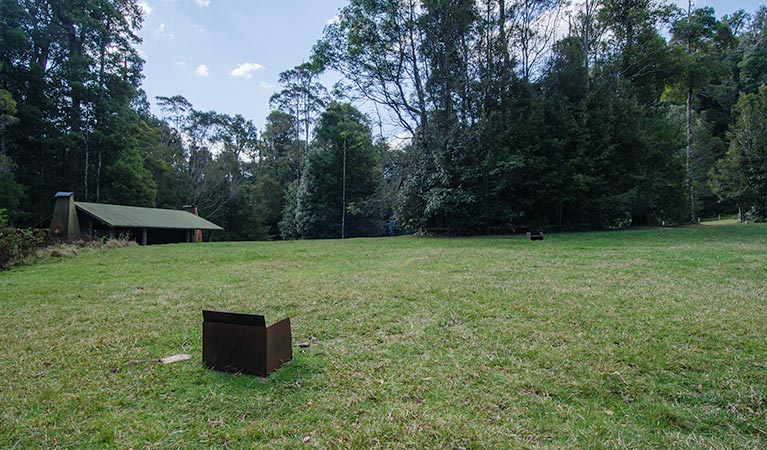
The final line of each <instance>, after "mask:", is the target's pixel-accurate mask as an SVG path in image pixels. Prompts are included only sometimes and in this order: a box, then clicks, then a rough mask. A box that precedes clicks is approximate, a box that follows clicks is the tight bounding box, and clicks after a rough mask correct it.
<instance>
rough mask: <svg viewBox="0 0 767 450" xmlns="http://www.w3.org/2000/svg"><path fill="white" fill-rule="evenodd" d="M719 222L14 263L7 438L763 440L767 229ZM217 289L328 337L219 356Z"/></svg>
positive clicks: (6, 287)
mask: <svg viewBox="0 0 767 450" xmlns="http://www.w3.org/2000/svg"><path fill="white" fill-rule="evenodd" d="M712 225H713V224H712ZM712 225H708V224H706V225H701V226H695V227H686V228H677V229H655V230H641V231H626V232H609V233H587V234H560V235H556V234H553V235H547V237H546V240H545V241H543V242H529V241H526V240H524V239H522V238H520V237H499V238H471V239H440V238H411V237H400V238H389V239H355V240H346V241H304V242H274V243H214V244H197V245H194V244H181V245H167V246H156V247H140V248H139V247H134V248H123V249H112V250H104V251H100V252H86V253H81V254H80V255H79V256H77V257H75V258H64V259H58V260H53V259H52V260H49V261H46V262H43V263H41V264H37V265H32V266H25V267H20V268H15V269H13V270H11V271H10V272H6V273H1V274H0V298H1V299H2V300H0V307H2V314H0V448H14V447H16V448H33V447H63V448H69V447H76V446H79V447H82V448H92V447H102V446H104V447H106V446H112V447H116V448H129V447H133V448H142V447H148V448H189V447H200V448H221V447H223V446H224V445H226V446H228V447H229V448H239V447H264V446H265V447H272V448H285V447H302V446H309V447H311V446H315V447H331V448H338V447H341V448H348V447H351V448H375V447H387V448H397V447H404V448H462V447H463V448H508V447H512V448H514V447H521V448H649V447H654V448H700V447H719V448H764V447H765V446H767V334H766V333H765V330H766V329H767V226H764V225H735V224H732V223H730V224H724V225H722V224H718V226H712ZM204 308H211V309H222V310H232V311H241V312H253V313H263V314H266V316H267V320H268V321H269V322H274V321H276V320H278V319H281V318H283V317H285V316H290V317H291V320H292V324H293V335H294V342H296V343H298V342H309V343H310V347H309V348H308V349H305V350H300V349H298V348H296V349H295V359H294V360H293V361H292V362H291V363H289V364H288V365H286V366H284V367H283V368H282V369H280V370H279V371H278V372H277V373H275V374H274V375H272V376H271V377H269V378H268V379H266V380H261V379H257V378H252V377H248V376H237V375H229V374H221V373H216V372H211V371H208V370H206V369H204V368H203V367H202V365H201V362H200V355H201V321H202V315H201V310H202V309H204ZM181 352H187V353H190V354H192V355H194V358H193V359H192V360H191V361H186V362H180V363H176V364H172V365H168V366H164V365H161V364H158V363H153V362H147V361H148V360H153V359H157V358H160V357H163V356H168V355H171V354H175V353H181Z"/></svg>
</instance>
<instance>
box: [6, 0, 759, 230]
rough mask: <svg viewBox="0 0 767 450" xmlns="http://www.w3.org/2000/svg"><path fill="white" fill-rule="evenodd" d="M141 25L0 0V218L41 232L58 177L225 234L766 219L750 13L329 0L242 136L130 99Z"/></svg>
mask: <svg viewBox="0 0 767 450" xmlns="http://www.w3.org/2000/svg"><path fill="white" fill-rule="evenodd" d="M142 20H143V17H142V10H141V8H140V7H139V5H138V2H137V1H136V0H91V1H85V2H83V1H74V0H0V224H2V223H7V224H10V225H14V226H19V227H35V226H37V227H39V226H43V227H44V226H47V224H48V221H49V220H50V215H51V212H52V204H53V198H52V197H53V194H54V193H55V192H56V191H59V190H71V191H74V192H75V195H76V198H77V199H79V200H82V201H94V202H105V203H119V204H126V205H137V206H154V207H164V208H181V207H182V206H184V205H197V206H198V208H199V210H200V214H201V215H202V216H204V217H206V218H209V219H211V220H213V221H215V222H216V223H218V224H220V225H221V226H223V227H224V228H225V229H226V232H225V233H224V234H223V235H220V236H217V238H220V239H232V240H234V239H236V240H250V239H282V238H284V239H294V238H333V237H351V236H373V235H383V234H393V233H398V232H411V231H432V232H438V233H443V232H444V233H460V234H485V233H506V232H515V231H523V230H526V229H529V228H535V229H567V230H578V229H603V228H618V227H626V226H630V225H639V224H649V225H660V224H679V223H685V222H690V221H695V220H697V219H698V218H701V217H712V216H717V215H719V214H729V213H734V212H740V214H741V217H742V218H743V219H746V220H760V219H761V217H762V216H763V215H765V214H766V213H767V88H766V87H765V83H766V82H767V8H765V7H762V8H760V9H759V10H758V11H755V12H752V13H747V12H745V11H739V12H737V13H735V14H732V15H729V16H724V17H717V15H716V12H715V11H714V10H713V9H711V8H691V9H689V10H681V9H679V8H677V7H676V6H673V5H671V4H668V3H663V2H656V1H651V0H585V1H581V2H572V3H571V2H564V1H562V0H350V1H349V4H348V6H346V7H345V8H343V9H342V10H341V11H340V12H339V17H338V20H337V21H334V22H333V23H331V24H329V25H328V26H327V27H326V29H325V31H324V35H323V37H322V39H320V41H319V42H318V43H317V44H316V46H315V47H314V48H313V49H312V52H311V54H310V55H306V58H307V61H309V62H307V63H304V64H302V65H299V66H297V67H295V68H292V69H288V70H285V71H284V72H283V73H282V74H281V75H280V83H281V87H280V91H279V92H277V93H276V94H275V95H274V96H273V97H272V100H271V102H270V106H271V108H272V112H271V113H270V114H269V116H268V118H267V120H266V123H265V125H264V127H263V129H261V130H258V129H257V127H256V126H255V124H254V123H253V122H252V121H250V120H248V119H246V118H244V117H242V116H241V115H228V114H222V113H218V112H215V111H199V110H197V109H195V108H194V105H192V104H190V103H189V102H188V101H187V100H186V99H185V98H184V97H183V96H180V95H172V94H175V93H167V94H168V96H164V97H157V98H156V99H154V100H155V101H156V105H157V107H158V114H157V115H156V114H154V113H153V112H152V111H151V110H150V104H149V99H147V97H146V94H145V92H144V91H143V90H142V89H141V81H142V77H143V75H142V65H143V61H142V58H141V56H140V54H139V52H138V51H137V45H138V44H139V43H140V38H139V37H138V35H137V32H138V31H139V30H140V28H141V25H142ZM243 45H248V44H247V43H243ZM325 71H335V72H336V73H339V74H340V75H341V76H342V81H341V82H339V83H338V84H337V85H336V86H332V87H331V86H323V85H322V84H321V83H320V82H319V79H320V75H321V74H322V73H323V72H325ZM368 110H369V111H375V112H376V114H365V113H364V112H363V111H368ZM390 130H396V131H390ZM387 133H388V134H392V135H393V134H395V133H396V135H397V136H398V137H399V139H393V137H392V136H385V134H387Z"/></svg>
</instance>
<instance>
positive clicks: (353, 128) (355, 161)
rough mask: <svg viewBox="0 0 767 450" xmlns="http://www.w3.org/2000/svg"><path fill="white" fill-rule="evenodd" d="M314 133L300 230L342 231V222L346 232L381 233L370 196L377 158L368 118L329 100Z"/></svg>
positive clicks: (310, 234)
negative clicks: (314, 138)
mask: <svg viewBox="0 0 767 450" xmlns="http://www.w3.org/2000/svg"><path fill="white" fill-rule="evenodd" d="M315 134H316V141H315V147H314V149H313V150H312V151H311V152H310V153H309V155H308V157H307V159H306V166H305V168H304V171H303V176H302V178H301V183H300V186H299V190H298V198H297V205H296V211H295V218H296V219H295V220H296V228H297V231H298V233H299V234H300V236H301V237H302V238H331V237H340V236H341V233H342V225H343V227H345V231H344V232H345V235H346V237H354V236H375V235H378V234H380V233H381V231H382V217H381V212H380V211H379V210H378V208H376V202H374V196H375V195H376V194H377V193H378V189H379V187H380V180H381V178H382V174H381V160H380V154H379V153H378V152H377V149H376V148H375V146H374V145H373V142H372V138H371V135H370V129H369V127H368V123H367V119H366V118H365V116H364V115H363V114H362V113H361V112H359V111H358V110H356V109H355V108H354V107H352V106H351V105H349V104H340V103H331V104H330V105H329V106H328V108H327V110H326V111H325V112H324V113H323V114H322V115H321V116H320V119H319V123H318V125H317V129H316V130H315ZM344 177H345V178H344ZM344 183H345V184H344ZM344 196H345V197H344ZM344 199H345V201H346V203H343V201H344ZM342 222H343V224H342Z"/></svg>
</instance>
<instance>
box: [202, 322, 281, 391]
mask: <svg viewBox="0 0 767 450" xmlns="http://www.w3.org/2000/svg"><path fill="white" fill-rule="evenodd" d="M202 316H203V322H202V362H203V364H205V366H207V367H209V368H211V369H213V370H220V371H224V372H239V373H245V374H248V375H256V376H259V377H265V376H267V375H268V374H270V373H272V372H274V371H275V370H277V369H278V368H279V367H280V366H281V365H282V364H283V363H286V362H288V361H290V360H291V359H293V346H292V337H291V333H290V318H289V317H288V318H285V319H283V320H281V321H279V322H277V323H275V324H273V325H271V326H269V327H267V326H266V320H265V319H264V316H262V315H260V314H241V313H232V312H222V311H207V310H203V311H202Z"/></svg>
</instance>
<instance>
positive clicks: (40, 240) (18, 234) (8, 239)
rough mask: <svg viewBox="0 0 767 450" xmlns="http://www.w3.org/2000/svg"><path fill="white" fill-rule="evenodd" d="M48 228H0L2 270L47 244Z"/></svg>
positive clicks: (0, 261) (0, 265)
mask: <svg viewBox="0 0 767 450" xmlns="http://www.w3.org/2000/svg"><path fill="white" fill-rule="evenodd" d="M47 236H48V230H40V229H31V228H30V229H21V228H11V227H5V228H0V270H5V269H8V268H9V267H11V266H13V265H15V264H19V263H21V262H23V261H24V260H26V259H27V258H29V257H30V256H32V255H34V254H35V252H36V251H37V249H38V248H40V247H42V246H43V245H45V240H46V237H47Z"/></svg>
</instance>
